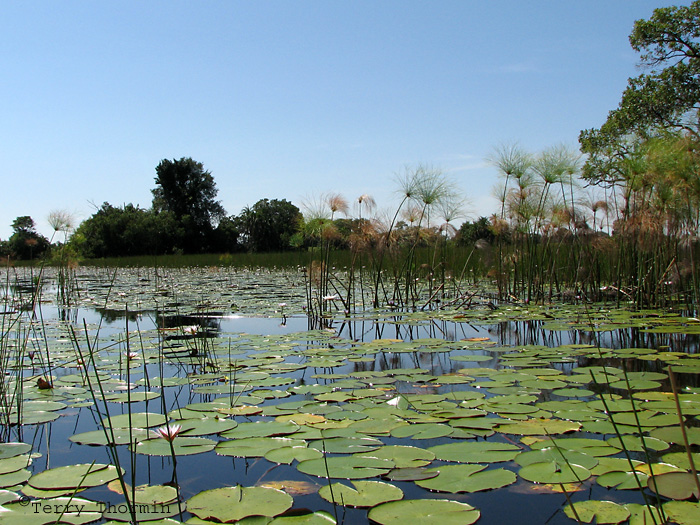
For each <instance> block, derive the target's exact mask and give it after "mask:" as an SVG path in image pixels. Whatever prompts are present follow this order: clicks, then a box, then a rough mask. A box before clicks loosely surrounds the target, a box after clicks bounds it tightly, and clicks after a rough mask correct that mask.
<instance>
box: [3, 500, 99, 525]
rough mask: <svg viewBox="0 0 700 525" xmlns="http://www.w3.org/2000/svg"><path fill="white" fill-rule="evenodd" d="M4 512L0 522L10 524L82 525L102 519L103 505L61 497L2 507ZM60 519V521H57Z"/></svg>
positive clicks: (8, 504)
mask: <svg viewBox="0 0 700 525" xmlns="http://www.w3.org/2000/svg"><path fill="white" fill-rule="evenodd" d="M3 507H4V509H5V510H6V512H3V513H0V520H1V521H2V522H4V523H12V524H15V523H17V524H19V525H24V524H27V525H29V524H33V525H40V524H49V523H70V524H72V525H83V524H85V523H90V522H92V521H97V520H99V519H100V518H101V517H102V510H103V508H104V507H103V504H102V503H98V502H96V501H90V500H87V499H83V498H78V497H61V498H51V499H45V500H40V501H38V502H36V503H35V504H29V505H28V504H27V502H26V501H22V502H17V503H7V504H5V505H3ZM59 518H60V521H59Z"/></svg>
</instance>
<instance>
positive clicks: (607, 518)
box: [564, 500, 630, 524]
mask: <svg viewBox="0 0 700 525" xmlns="http://www.w3.org/2000/svg"><path fill="white" fill-rule="evenodd" d="M573 507H574V508H575V509H576V513H574V511H573V509H572V508H571V505H567V506H566V507H564V513H565V514H566V515H567V516H569V517H570V518H571V519H579V520H581V521H582V522H583V523H591V522H592V521H593V520H594V519H595V520H596V521H595V522H596V523H597V524H610V523H622V522H623V521H625V520H626V519H627V518H629V517H630V511H629V510H627V508H625V507H623V506H622V505H619V504H617V503H613V502H612V501H594V500H588V501H578V502H576V503H574V504H573Z"/></svg>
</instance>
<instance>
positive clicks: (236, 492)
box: [187, 485, 293, 523]
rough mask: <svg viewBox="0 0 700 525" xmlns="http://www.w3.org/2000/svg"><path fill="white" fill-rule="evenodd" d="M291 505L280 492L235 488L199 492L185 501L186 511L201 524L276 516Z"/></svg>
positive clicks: (290, 501)
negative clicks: (204, 522) (197, 518)
mask: <svg viewBox="0 0 700 525" xmlns="http://www.w3.org/2000/svg"><path fill="white" fill-rule="evenodd" d="M292 503H293V499H292V497H291V496H290V495H288V494H286V493H284V492H283V491H281V490H277V489H272V488H266V487H241V486H240V485H237V486H235V487H224V488H219V489H212V490H205V491H204V492H200V493H199V494H196V495H194V496H192V497H191V498H190V499H189V500H188V501H187V510H188V512H191V513H192V514H194V515H195V516H197V517H199V518H201V519H203V520H215V521H218V522H223V523H231V522H234V521H238V520H242V519H244V518H247V517H249V516H268V517H273V516H277V515H279V514H282V513H283V512H285V511H286V510H287V509H289V508H291V506H292Z"/></svg>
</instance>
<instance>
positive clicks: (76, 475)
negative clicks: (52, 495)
mask: <svg viewBox="0 0 700 525" xmlns="http://www.w3.org/2000/svg"><path fill="white" fill-rule="evenodd" d="M117 477H119V473H118V472H117V467H115V466H113V465H104V464H102V463H93V464H87V463H84V464H80V465H68V466H65V467H57V468H52V469H49V470H44V471H43V472H39V473H38V474H35V475H33V476H32V477H31V479H30V480H29V484H30V485H31V486H32V487H35V488H37V489H50V490H55V489H67V488H78V487H81V488H87V487H96V486H98V485H103V484H104V483H108V482H110V481H112V480H114V479H117Z"/></svg>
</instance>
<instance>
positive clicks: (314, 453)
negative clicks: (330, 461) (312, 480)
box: [265, 447, 323, 465]
mask: <svg viewBox="0 0 700 525" xmlns="http://www.w3.org/2000/svg"><path fill="white" fill-rule="evenodd" d="M322 457H323V453H322V452H321V451H320V450H316V449H315V448H308V447H282V448H274V449H272V450H270V451H269V452H267V453H265V459H266V460H268V461H271V462H273V463H284V464H287V465H291V464H292V462H293V461H305V460H307V459H318V458H322Z"/></svg>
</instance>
